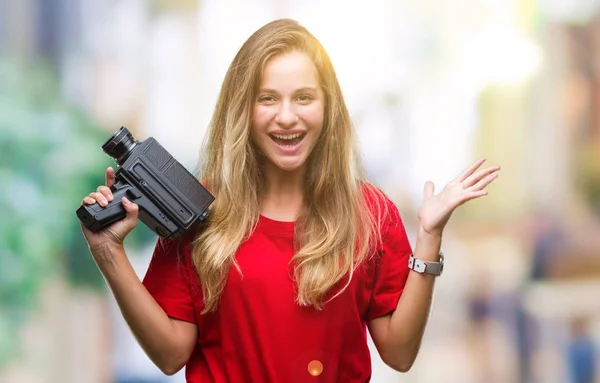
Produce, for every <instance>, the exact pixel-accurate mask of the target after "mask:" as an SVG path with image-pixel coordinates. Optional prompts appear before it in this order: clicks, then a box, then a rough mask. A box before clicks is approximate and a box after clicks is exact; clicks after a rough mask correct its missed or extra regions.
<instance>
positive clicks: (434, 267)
mask: <svg viewBox="0 0 600 383" xmlns="http://www.w3.org/2000/svg"><path fill="white" fill-rule="evenodd" d="M408 268H409V269H411V270H414V271H416V272H417V273H419V274H431V275H435V276H440V275H442V272H443V271H444V253H442V252H441V251H440V261H439V262H428V261H422V260H420V259H417V258H415V257H414V256H413V254H411V255H410V257H408Z"/></svg>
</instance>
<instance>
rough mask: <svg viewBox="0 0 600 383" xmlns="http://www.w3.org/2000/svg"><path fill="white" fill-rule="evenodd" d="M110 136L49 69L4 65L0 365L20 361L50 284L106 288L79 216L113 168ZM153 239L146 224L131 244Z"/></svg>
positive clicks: (0, 70) (0, 72)
mask: <svg viewBox="0 0 600 383" xmlns="http://www.w3.org/2000/svg"><path fill="white" fill-rule="evenodd" d="M115 130H116V128H115ZM108 137H109V134H107V131H105V130H103V129H101V128H100V127H99V126H97V125H96V124H94V123H93V122H92V121H91V119H90V118H89V117H88V116H87V115H86V114H85V113H84V112H82V111H81V110H78V109H76V108H74V107H72V106H70V105H68V104H67V103H66V102H65V101H64V100H63V99H62V97H61V93H60V89H59V84H58V82H57V79H56V77H55V76H54V74H53V71H52V68H51V66H50V65H46V64H44V63H41V62H36V63H31V62H23V61H18V60H15V59H10V58H3V59H0V185H1V188H2V193H0V212H2V213H1V214H2V219H0V237H1V238H2V241H0V367H2V366H3V365H5V364H6V363H7V362H8V361H9V360H10V359H11V358H15V357H17V356H18V352H19V349H18V347H19V339H18V335H19V332H18V330H19V327H20V326H21V325H22V324H24V323H26V321H27V320H28V318H29V316H30V314H31V313H32V311H33V310H35V307H36V306H35V303H36V299H37V297H38V295H39V292H40V289H43V287H44V283H45V281H47V280H48V279H50V278H53V277H54V278H55V277H57V276H65V275H66V276H67V280H68V282H69V283H70V284H71V285H73V286H74V287H76V288H88V289H95V290H99V291H101V290H102V289H103V288H104V281H103V279H102V276H101V274H100V272H99V271H98V269H97V267H96V265H95V263H94V261H93V259H92V257H91V256H90V255H89V251H88V248H87V243H86V242H85V239H84V237H83V236H82V234H81V230H80V226H79V220H78V219H77V217H76V215H75V210H76V209H77V208H78V207H79V205H80V201H81V200H82V198H83V197H84V196H85V195H87V194H88V193H90V192H91V191H94V190H95V189H96V187H97V186H98V185H100V184H103V183H104V171H105V169H106V168H107V167H108V166H113V167H114V166H115V164H114V162H113V160H112V159H111V158H110V157H108V156H107V155H106V154H104V153H103V152H102V150H101V145H102V144H103V143H104V142H105V141H106V140H107V139H108ZM151 238H154V234H153V233H152V232H151V231H150V230H149V229H148V228H146V227H145V226H144V225H140V226H139V227H138V228H137V229H136V230H134V232H133V233H132V235H130V236H129V237H128V245H133V246H136V245H138V244H142V243H145V242H146V241H149V240H151Z"/></svg>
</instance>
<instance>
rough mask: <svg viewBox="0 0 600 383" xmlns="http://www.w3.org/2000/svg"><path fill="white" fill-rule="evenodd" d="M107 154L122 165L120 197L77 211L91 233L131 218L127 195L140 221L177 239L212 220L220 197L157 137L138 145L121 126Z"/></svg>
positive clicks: (117, 188) (118, 186)
mask: <svg viewBox="0 0 600 383" xmlns="http://www.w3.org/2000/svg"><path fill="white" fill-rule="evenodd" d="M102 150H103V151H104V152H105V153H106V154H108V155H109V156H110V157H112V158H114V159H115V161H116V163H117V165H118V168H117V170H116V172H115V184H114V185H112V186H111V191H112V193H113V196H114V199H113V200H112V201H111V202H110V203H109V204H108V205H107V206H106V207H102V206H100V205H99V204H98V203H95V204H93V205H81V207H80V208H79V209H77V216H78V217H79V219H80V221H81V222H82V223H83V224H84V225H85V226H86V227H87V228H88V229H90V230H92V231H98V230H100V229H102V228H105V227H106V226H109V225H110V224H112V223H114V222H116V221H118V220H120V219H123V218H125V216H126V215H127V212H126V211H125V209H124V208H123V205H122V204H121V199H122V198H123V197H127V199H129V200H130V201H132V202H134V203H136V204H137V205H138V206H139V219H140V221H142V222H143V223H144V224H145V225H146V226H148V227H149V228H150V229H151V230H152V231H154V232H155V233H156V234H158V235H159V236H160V237H162V238H171V239H175V238H177V237H179V236H180V235H181V234H183V233H185V232H186V231H187V230H189V229H190V227H191V226H192V225H193V224H194V223H196V222H198V221H202V220H204V219H205V218H206V217H208V214H209V210H208V208H209V206H210V204H211V203H212V202H213V201H214V197H213V196H212V195H211V194H210V193H209V192H208V190H206V189H205V188H204V187H203V186H202V184H200V182H199V181H198V180H197V179H196V178H195V177H194V176H193V175H192V174H191V173H190V172H188V171H187V170H186V169H185V168H184V167H183V166H182V165H181V164H180V163H179V162H177V160H175V159H174V158H173V157H172V156H171V155H170V154H169V152H167V150H166V149H165V148H163V147H162V146H161V145H160V144H159V143H158V141H156V140H155V139H154V138H152V137H149V138H148V139H146V140H144V141H142V142H138V141H135V140H134V139H133V137H132V135H131V133H130V132H129V131H128V130H127V128H125V127H121V128H120V129H119V130H118V131H117V132H116V133H115V134H113V135H112V137H111V138H110V139H109V140H108V141H107V142H106V143H105V144H104V145H102Z"/></svg>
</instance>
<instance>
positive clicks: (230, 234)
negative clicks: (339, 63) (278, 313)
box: [192, 19, 385, 313]
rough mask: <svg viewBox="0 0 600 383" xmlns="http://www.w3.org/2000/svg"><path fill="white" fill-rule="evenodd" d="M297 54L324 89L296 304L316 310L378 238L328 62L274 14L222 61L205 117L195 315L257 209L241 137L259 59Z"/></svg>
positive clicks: (301, 225) (215, 295)
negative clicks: (210, 198)
mask: <svg viewBox="0 0 600 383" xmlns="http://www.w3.org/2000/svg"><path fill="white" fill-rule="evenodd" d="M291 51H299V52H304V53H306V54H307V55H308V56H309V57H310V58H311V59H312V61H313V62H314V64H315V66H316V68H317V71H318V75H319V80H320V85H321V87H322V89H323V93H324V95H325V116H324V122H323V130H322V133H321V135H320V138H319V141H318V143H317V145H316V146H315V148H314V150H313V152H312V153H311V155H310V156H309V159H308V161H307V173H306V182H305V185H306V186H305V190H304V207H303V211H302V213H301V214H300V216H299V217H298V219H297V221H296V224H295V226H294V230H295V233H294V245H295V254H294V257H293V258H292V260H291V262H292V263H293V266H294V268H293V270H294V275H293V278H294V281H295V282H296V284H297V297H296V300H297V303H298V304H300V305H303V306H313V307H315V308H316V309H318V310H320V309H321V308H322V306H323V304H324V302H325V296H326V295H327V293H328V292H330V291H332V289H333V288H334V287H335V285H336V284H338V283H339V282H340V281H342V279H344V277H345V276H348V278H347V280H346V281H345V282H344V284H343V286H341V288H339V289H336V290H337V293H335V294H333V296H332V297H331V298H330V299H333V298H335V297H336V296H337V295H339V294H340V293H341V292H342V291H343V290H345V289H346V288H347V286H348V284H349V283H350V280H351V278H352V276H353V273H354V271H355V269H356V267H357V266H358V264H360V263H361V262H362V261H363V260H365V259H366V258H367V257H369V256H370V255H371V254H372V253H373V251H374V245H375V244H376V243H377V242H378V241H379V240H380V237H381V236H380V224H381V222H382V215H383V214H385V208H384V205H385V204H381V206H380V204H379V203H377V201H381V199H380V198H368V200H367V199H366V198H365V193H367V194H371V195H372V194H373V193H379V191H378V189H376V188H374V187H371V186H368V184H367V182H366V179H365V176H364V171H363V168H362V165H361V163H360V160H359V156H358V152H357V150H356V148H355V144H354V137H353V129H352V123H351V119H350V115H349V113H348V110H347V108H346V105H345V104H344V101H343V96H342V91H341V89H340V85H339V83H338V80H337V77H336V75H335V71H334V69H333V65H332V63H331V60H330V58H329V56H328V55H327V53H326V52H325V50H324V48H323V47H322V45H321V44H320V43H319V41H318V40H317V39H316V38H315V37H314V36H313V35H312V34H310V32H308V30H306V29H305V28H304V27H302V26H301V25H300V24H298V23H297V22H296V21H294V20H290V19H281V20H276V21H273V22H270V23H268V24H266V25H264V26H263V27H262V28H260V29H259V30H257V31H256V32H255V33H254V34H253V35H252V36H250V38H249V39H248V40H247V41H246V42H245V43H244V44H243V46H242V47H241V48H240V50H239V52H238V53H237V55H236V56H235V58H234V60H233V62H232V63H231V65H230V67H229V69H228V71H227V73H226V75H225V79H224V81H223V85H222V88H221V92H220V94H219V98H218V101H217V104H216V108H215V111H214V114H213V117H212V120H211V124H210V129H209V134H208V136H207V141H206V143H205V148H204V149H203V151H204V153H205V154H206V156H207V158H206V160H205V161H203V163H202V162H201V163H200V170H201V177H202V182H203V183H204V184H205V185H206V186H207V188H208V189H209V190H210V191H211V192H212V193H213V195H214V196H215V197H216V198H215V202H214V203H213V206H212V212H211V215H210V218H209V219H208V220H207V223H206V225H202V226H203V227H202V230H201V231H200V232H199V234H198V235H197V237H196V238H195V240H194V241H193V245H194V246H193V251H192V256H193V261H194V265H195V267H196V269H197V271H198V274H199V278H200V283H201V285H202V292H203V297H204V310H203V313H207V312H211V311H214V310H216V308H217V306H218V302H219V299H220V296H221V293H222V291H223V288H224V286H225V283H226V280H227V276H228V274H229V272H230V271H231V266H233V267H235V268H236V269H237V270H238V271H240V270H239V266H238V265H237V263H236V260H235V254H236V252H237V250H238V247H239V246H240V244H241V243H242V242H243V241H244V240H245V239H246V238H248V237H249V236H250V235H251V234H252V232H253V231H254V229H255V227H256V224H257V222H258V219H259V216H260V210H259V205H260V199H259V197H260V195H261V194H260V193H261V188H262V187H263V184H262V182H263V178H262V175H261V167H260V161H259V156H260V154H259V152H258V149H257V148H256V147H255V145H254V144H253V143H252V140H251V139H250V126H251V118H252V111H253V108H254V103H255V98H256V96H257V89H258V87H259V86H260V81H261V76H262V72H263V69H264V67H265V65H266V63H267V62H268V61H269V59H271V58H272V57H274V56H277V55H281V54H283V53H287V52H291Z"/></svg>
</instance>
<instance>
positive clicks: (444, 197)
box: [368, 159, 500, 372]
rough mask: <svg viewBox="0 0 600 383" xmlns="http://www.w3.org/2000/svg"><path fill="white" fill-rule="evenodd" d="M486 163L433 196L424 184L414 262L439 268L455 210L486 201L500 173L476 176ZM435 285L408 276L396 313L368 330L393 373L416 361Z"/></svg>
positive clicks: (414, 274)
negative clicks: (445, 231)
mask: <svg viewBox="0 0 600 383" xmlns="http://www.w3.org/2000/svg"><path fill="white" fill-rule="evenodd" d="M484 161H485V159H479V160H478V161H476V162H475V163H474V164H472V165H471V166H469V167H468V168H467V169H465V170H464V171H463V172H462V173H461V174H460V175H459V176H458V177H456V178H455V179H454V180H452V181H451V182H450V183H449V184H448V185H447V186H446V187H445V188H444V189H443V190H442V192H441V193H439V194H437V195H434V186H433V184H432V183H431V182H427V183H426V184H425V190H424V201H423V204H422V206H421V208H420V209H419V221H420V227H419V231H418V234H417V243H416V247H415V258H418V259H421V260H424V261H433V262H438V261H439V255H438V254H439V250H440V246H441V242H442V232H443V229H444V227H445V225H446V223H447V222H448V220H449V219H450V216H451V215H452V213H453V212H454V210H455V209H456V208H457V207H458V206H460V205H462V204H464V203H465V202H467V201H469V200H472V199H475V198H479V197H482V196H485V195H487V191H486V190H485V189H484V188H485V187H486V186H487V185H489V184H490V183H491V182H492V181H493V180H494V179H496V177H497V176H498V171H499V170H500V167H499V166H490V167H488V168H485V169H481V170H478V171H477V169H479V167H480V166H481V165H482V164H483V162H484ZM434 280H435V277H434V276H433V275H428V274H419V273H417V272H414V271H411V272H410V273H409V276H408V279H407V281H406V284H405V286H404V291H403V292H402V295H401V296H400V299H399V300H398V304H397V306H396V309H395V310H394V311H393V312H392V313H391V314H387V315H384V316H381V317H379V318H375V319H372V320H371V321H370V322H369V324H368V326H369V332H370V333H371V337H372V338H373V342H374V343H375V346H376V347H377V350H378V352H379V354H380V356H381V358H382V360H383V361H384V362H385V363H386V364H387V365H389V366H390V367H392V368H393V369H395V370H398V371H401V372H406V371H408V370H409V369H410V368H411V367H412V365H413V363H414V361H415V359H416V357H417V354H418V352H419V347H420V345H421V340H422V339H423V334H424V332H425V326H426V323H427V319H428V317H429V311H430V307H431V302H432V296H433V286H434Z"/></svg>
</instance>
